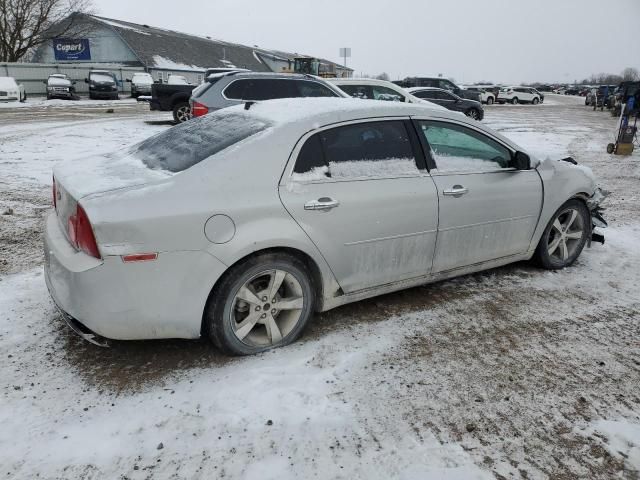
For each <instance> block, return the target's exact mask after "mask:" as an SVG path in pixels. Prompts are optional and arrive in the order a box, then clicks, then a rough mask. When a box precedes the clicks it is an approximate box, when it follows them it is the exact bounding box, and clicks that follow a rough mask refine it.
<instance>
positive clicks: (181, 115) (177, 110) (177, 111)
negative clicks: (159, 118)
mask: <svg viewBox="0 0 640 480" xmlns="http://www.w3.org/2000/svg"><path fill="white" fill-rule="evenodd" d="M190 118H191V107H190V106H189V103H188V102H180V103H177V104H176V105H174V107H173V121H174V122H176V123H183V122H186V121H187V120H189V119H190Z"/></svg>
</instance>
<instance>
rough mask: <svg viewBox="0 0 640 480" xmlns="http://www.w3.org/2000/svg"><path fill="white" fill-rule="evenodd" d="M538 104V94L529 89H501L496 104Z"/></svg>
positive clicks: (533, 89)
mask: <svg viewBox="0 0 640 480" xmlns="http://www.w3.org/2000/svg"><path fill="white" fill-rule="evenodd" d="M507 102H509V103H513V104H514V105H516V104H518V103H532V104H534V105H537V104H538V103H540V93H539V92H537V91H536V89H535V88H531V87H502V88H501V89H500V95H499V96H498V103H507Z"/></svg>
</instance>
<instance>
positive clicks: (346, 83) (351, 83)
mask: <svg viewBox="0 0 640 480" xmlns="http://www.w3.org/2000/svg"><path fill="white" fill-rule="evenodd" d="M325 80H326V81H328V82H329V83H331V84H333V85H335V86H337V87H338V88H339V89H340V90H342V91H343V92H344V93H346V94H347V95H349V96H350V97H354V98H362V99H366V100H386V101H393V102H406V103H425V104H429V105H432V106H433V107H436V108H442V107H440V106H439V105H437V104H435V103H432V102H429V101H427V100H423V99H421V98H418V97H416V96H414V95H411V94H410V93H409V92H408V91H407V90H405V89H404V88H402V87H399V86H398V85H396V84H394V83H391V82H387V81H385V80H377V79H374V78H327V79H325Z"/></svg>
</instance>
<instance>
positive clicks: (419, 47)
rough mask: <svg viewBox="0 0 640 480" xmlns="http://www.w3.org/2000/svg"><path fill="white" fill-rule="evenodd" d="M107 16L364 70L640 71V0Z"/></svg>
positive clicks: (226, 3) (431, 2) (292, 1)
mask: <svg viewBox="0 0 640 480" xmlns="http://www.w3.org/2000/svg"><path fill="white" fill-rule="evenodd" d="M94 5H95V8H96V10H97V13H98V14H99V15H102V16H105V17H110V18H116V19H119V20H126V21H131V22H135V23H146V24H148V25H152V26H155V27H161V28H169V29H172V30H178V31H182V32H186V33H193V34H198V35H209V36H211V37H213V38H219V39H222V40H226V41H230V42H236V43H242V44H246V45H258V46H260V47H262V48H273V49H280V50H286V51H290V52H300V53H305V54H308V55H313V56H318V57H323V58H327V59H330V60H334V61H340V62H341V59H340V58H339V55H338V50H339V48H340V47H351V49H352V58H350V59H347V65H348V66H350V67H352V68H354V69H355V70H356V75H360V73H364V74H378V73H381V72H387V73H388V74H389V75H390V76H391V78H392V79H397V78H404V77H405V76H409V75H417V74H425V75H436V74H438V73H442V74H443V75H444V76H445V77H452V78H454V79H455V80H456V81H457V82H458V83H471V82H474V81H481V80H488V81H491V82H502V83H520V82H531V81H542V82H552V81H558V82H573V81H574V80H578V81H580V80H582V79H583V78H585V77H588V76H589V75H591V74H592V73H599V72H607V73H620V71H621V70H622V69H623V68H625V67H628V66H632V67H636V68H640V37H639V36H638V26H639V25H640V24H639V23H638V19H639V18H640V0H482V1H477V0H413V1H398V0H394V1H391V0H340V1H338V0H314V1H309V0H180V1H177V0H134V1H132V0H94Z"/></svg>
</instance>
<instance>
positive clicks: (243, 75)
mask: <svg viewBox="0 0 640 480" xmlns="http://www.w3.org/2000/svg"><path fill="white" fill-rule="evenodd" d="M214 75H215V74H214ZM220 75H224V76H225V77H226V76H228V77H233V78H295V79H302V80H315V81H323V79H322V78H320V77H316V76H315V75H308V74H304V73H277V72H252V71H234V72H221V73H220Z"/></svg>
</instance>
